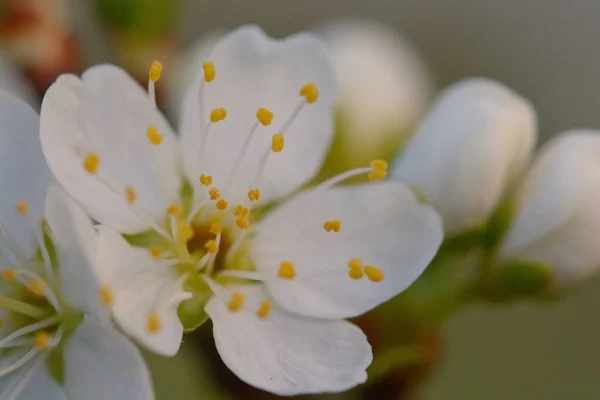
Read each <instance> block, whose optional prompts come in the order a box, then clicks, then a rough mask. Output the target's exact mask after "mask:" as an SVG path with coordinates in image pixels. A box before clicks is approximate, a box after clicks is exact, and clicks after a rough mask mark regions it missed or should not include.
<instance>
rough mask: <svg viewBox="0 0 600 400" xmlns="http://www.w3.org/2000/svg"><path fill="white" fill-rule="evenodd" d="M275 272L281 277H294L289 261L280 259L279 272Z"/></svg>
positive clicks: (292, 265) (294, 271) (292, 267)
mask: <svg viewBox="0 0 600 400" xmlns="http://www.w3.org/2000/svg"><path fill="white" fill-rule="evenodd" d="M277 274H278V275H279V277H280V278H283V279H294V278H295V277H296V269H295V268H294V264H292V263H291V262H289V261H282V262H281V264H279V272H278V273H277Z"/></svg>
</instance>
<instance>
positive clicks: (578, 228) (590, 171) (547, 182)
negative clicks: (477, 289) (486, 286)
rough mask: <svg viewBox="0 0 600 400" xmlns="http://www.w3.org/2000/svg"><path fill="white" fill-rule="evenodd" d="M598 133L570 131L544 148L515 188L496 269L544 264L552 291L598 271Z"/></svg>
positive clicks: (599, 214)
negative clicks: (512, 210)
mask: <svg viewBox="0 0 600 400" xmlns="http://www.w3.org/2000/svg"><path fill="white" fill-rule="evenodd" d="M599 199H600V131H592V130H574V131H569V132H567V133H564V134H562V135H560V136H558V137H556V138H554V139H553V140H551V141H550V142H549V143H548V144H546V145H545V146H544V147H543V148H542V150H541V151H540V155H539V156H538V157H537V158H536V160H535V162H534V163H533V165H532V167H531V169H530V170H529V172H528V173H527V175H526V176H525V178H524V180H523V181H522V183H521V184H520V185H519V187H518V191H517V193H516V197H515V215H514V218H513V221H512V224H511V226H510V228H509V229H508V231H507V233H506V235H505V236H504V240H503V242H502V244H501V246H500V249H499V259H500V262H501V263H509V262H515V261H518V262H528V263H539V264H545V265H546V266H547V267H548V268H550V269H551V271H552V273H553V281H552V286H553V288H555V289H556V288H561V287H566V286H571V285H572V284H575V283H577V282H580V281H582V280H583V279H585V278H587V277H588V276H589V275H591V274H592V273H593V272H595V271H596V269H597V268H598V267H600V245H599V242H598V240H599V237H600V213H599V212H598V201H599Z"/></svg>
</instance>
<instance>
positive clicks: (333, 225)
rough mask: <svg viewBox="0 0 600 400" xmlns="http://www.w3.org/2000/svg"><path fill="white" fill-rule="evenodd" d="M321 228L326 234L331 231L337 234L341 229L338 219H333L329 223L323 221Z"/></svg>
mask: <svg viewBox="0 0 600 400" xmlns="http://www.w3.org/2000/svg"><path fill="white" fill-rule="evenodd" d="M323 228H325V230H326V231H327V232H331V231H334V232H339V231H340V229H341V228H342V225H341V223H340V220H339V219H334V220H331V221H325V223H324V224H323Z"/></svg>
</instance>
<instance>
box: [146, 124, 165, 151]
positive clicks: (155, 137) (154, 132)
mask: <svg viewBox="0 0 600 400" xmlns="http://www.w3.org/2000/svg"><path fill="white" fill-rule="evenodd" d="M146 137H147V138H148V140H149V141H150V143H152V144H153V145H155V146H156V145H159V144H161V143H162V140H163V135H162V134H161V133H160V132H159V131H158V128H157V127H155V126H154V125H150V126H149V127H148V129H146Z"/></svg>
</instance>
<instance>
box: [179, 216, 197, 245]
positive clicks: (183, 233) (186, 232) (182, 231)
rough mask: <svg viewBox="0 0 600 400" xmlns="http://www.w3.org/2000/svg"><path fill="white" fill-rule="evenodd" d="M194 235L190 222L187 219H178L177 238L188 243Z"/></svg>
mask: <svg viewBox="0 0 600 400" xmlns="http://www.w3.org/2000/svg"><path fill="white" fill-rule="evenodd" d="M193 237H194V230H193V229H192V226H191V225H190V223H189V222H187V221H186V220H185V219H180V220H179V221H177V238H178V239H179V240H181V241H182V242H185V243H187V242H188V241H189V240H190V239H191V238H193Z"/></svg>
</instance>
